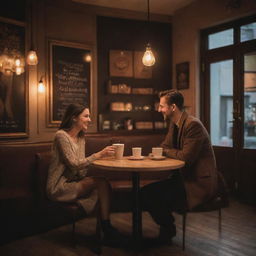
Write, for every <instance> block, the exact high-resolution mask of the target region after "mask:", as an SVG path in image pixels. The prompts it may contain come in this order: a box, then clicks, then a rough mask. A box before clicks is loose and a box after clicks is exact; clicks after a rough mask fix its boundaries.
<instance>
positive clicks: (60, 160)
mask: <svg viewBox="0 0 256 256" xmlns="http://www.w3.org/2000/svg"><path fill="white" fill-rule="evenodd" d="M90 122H91V119H90V112H89V109H88V108H87V107H85V106H82V105H79V104H70V105H69V106H68V107H67V109H66V112H65V114H64V117H63V120H62V122H61V125H60V128H59V130H58V131H57V132H56V135H55V138H54V143H53V156H52V162H51V165H50V167H49V170H48V180H47V189H46V190H47V194H48V196H49V198H50V199H51V200H54V201H63V202H74V201H76V202H77V203H79V204H80V205H81V206H82V207H83V209H84V210H85V211H86V212H87V213H88V212H91V211H93V209H94V208H95V205H96V203H97V202H99V206H100V216H101V226H102V231H103V234H104V240H108V241H109V240H111V241H113V240H118V239H119V238H120V233H119V232H118V231H117V230H116V229H115V228H114V227H113V226H112V225H111V223H110V217H109V216H110V193H111V187H110V185H109V183H108V182H107V181H106V179H105V178H102V177H88V176H87V167H88V166H89V165H90V163H92V162H93V161H94V160H96V159H99V158H101V157H104V156H109V155H113V154H114V151H115V148H114V147H113V146H107V147H105V148H104V149H102V150H101V151H99V152H97V153H95V154H92V155H91V156H89V157H85V132H86V130H87V128H88V124H89V123H90Z"/></svg>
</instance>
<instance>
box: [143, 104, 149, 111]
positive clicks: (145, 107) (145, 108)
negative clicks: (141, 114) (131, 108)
mask: <svg viewBox="0 0 256 256" xmlns="http://www.w3.org/2000/svg"><path fill="white" fill-rule="evenodd" d="M142 109H143V110H144V111H150V110H151V106H150V105H144V106H143V107H142Z"/></svg>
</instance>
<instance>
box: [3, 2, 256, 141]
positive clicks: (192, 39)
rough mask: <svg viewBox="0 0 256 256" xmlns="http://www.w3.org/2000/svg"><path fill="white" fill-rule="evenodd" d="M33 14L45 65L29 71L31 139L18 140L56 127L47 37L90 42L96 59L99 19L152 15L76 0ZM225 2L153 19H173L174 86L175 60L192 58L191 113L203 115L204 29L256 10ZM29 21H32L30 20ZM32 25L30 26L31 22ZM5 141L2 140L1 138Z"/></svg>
mask: <svg viewBox="0 0 256 256" xmlns="http://www.w3.org/2000/svg"><path fill="white" fill-rule="evenodd" d="M35 2H36V6H35V9H34V16H33V20H34V23H33V30H34V33H33V34H34V40H35V45H36V49H37V51H38V56H39V64H38V65H37V66H36V67H30V68H29V70H28V75H29V76H28V83H27V88H28V90H27V91H28V95H27V96H28V123H29V125H28V126H29V137H28V139H22V140H14V141H12V142H14V143H18V142H20V141H21V142H39V141H50V140H52V138H53V135H54V133H55V131H56V128H47V127H46V123H47V119H46V116H47V112H48V111H47V102H48V92H49V90H48V86H49V81H48V79H47V78H48V74H49V73H48V62H47V59H48V55H47V54H48V49H47V39H48V38H51V39H58V40H63V41H71V42H79V43H82V44H90V45H91V46H92V47H93V48H94V49H95V55H94V56H95V59H96V54H97V53H96V49H97V44H96V40H97V38H96V17H97V15H100V16H111V17H118V18H132V19H139V20H143V19H146V18H147V17H146V15H145V13H144V14H143V13H139V12H131V11H121V10H118V11H117V10H114V9H109V8H102V7H99V8H96V7H92V6H87V5H82V4H78V3H74V2H72V1H71V0H37V1H35ZM226 2H227V1H222V0H198V1H195V2H193V3H192V4H191V5H189V6H188V7H186V8H183V9H181V10H179V11H177V12H176V13H175V14H174V16H173V18H171V17H170V16H161V15H151V19H152V20H155V21H161V22H170V21H171V20H173V32H172V33H173V36H172V40H173V47H172V51H173V57H172V56H170V58H173V64H174V65H173V85H174V87H175V85H176V81H175V64H176V63H180V62H184V61H189V62H190V88H189V89H188V90H184V92H183V93H184V95H185V100H186V102H187V105H188V106H190V108H189V112H191V113H193V114H196V115H199V97H200V95H199V32H200V29H202V28H206V27H209V26H213V25H216V24H219V23H223V22H225V21H227V20H232V19H236V18H237V17H241V16H246V15H248V14H250V13H252V11H253V10H255V9H256V3H255V1H254V0H243V1H242V5H241V7H240V8H239V9H232V10H227V9H226V8H225V4H226ZM28 25H29V24H28ZM27 27H28V29H29V26H27ZM98 75H99V74H98V73H97V63H96V61H95V62H94V64H93V94H94V95H95V97H94V98H95V100H94V106H93V108H92V116H93V126H92V127H91V128H90V130H89V132H95V131H96V129H97V124H96V116H97V86H96V85H97V76H98ZM41 76H43V79H44V82H45V84H46V88H47V90H46V93H45V94H38V93H37V83H38V81H39V79H40V77H41ZM0 143H1V142H0Z"/></svg>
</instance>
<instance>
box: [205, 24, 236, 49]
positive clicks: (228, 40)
mask: <svg viewBox="0 0 256 256" xmlns="http://www.w3.org/2000/svg"><path fill="white" fill-rule="evenodd" d="M208 42H209V45H208V49H209V50H211V49H215V48H219V47H223V46H227V45H232V44H234V30H233V29H227V30H224V31H221V32H217V33H214V34H210V35H209V36H208Z"/></svg>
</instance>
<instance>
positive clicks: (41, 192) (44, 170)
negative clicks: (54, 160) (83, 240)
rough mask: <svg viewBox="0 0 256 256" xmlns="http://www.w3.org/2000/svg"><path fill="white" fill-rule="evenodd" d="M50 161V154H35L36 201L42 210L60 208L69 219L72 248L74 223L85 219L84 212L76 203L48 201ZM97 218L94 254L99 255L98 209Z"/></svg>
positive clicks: (99, 229) (97, 211)
mask: <svg viewBox="0 0 256 256" xmlns="http://www.w3.org/2000/svg"><path fill="white" fill-rule="evenodd" d="M50 161H51V153H50V152H42V153H36V170H37V173H36V175H37V181H38V182H37V183H38V184H37V191H38V200H39V204H40V206H41V207H42V209H47V207H49V206H51V205H54V206H56V207H60V208H61V209H62V210H63V211H64V212H65V213H67V215H68V216H69V217H70V219H71V221H72V233H71V234H72V236H71V239H72V240H71V241H72V244H73V246H75V245H76V237H75V228H76V221H77V220H78V219H80V218H81V217H86V216H87V215H86V213H85V211H84V210H83V209H82V208H81V206H79V205H78V204H77V203H76V202H71V203H69V202H55V201H54V202H53V201H51V200H49V199H48V197H47V195H46V182H47V174H48V168H49V165H50ZM93 214H96V216H97V225H96V239H97V242H98V245H99V248H95V250H94V252H96V253H97V254H100V253H101V248H100V239H101V237H100V236H101V235H100V234H101V227H100V216H99V207H96V209H95V213H93Z"/></svg>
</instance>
